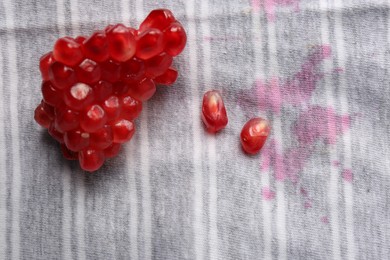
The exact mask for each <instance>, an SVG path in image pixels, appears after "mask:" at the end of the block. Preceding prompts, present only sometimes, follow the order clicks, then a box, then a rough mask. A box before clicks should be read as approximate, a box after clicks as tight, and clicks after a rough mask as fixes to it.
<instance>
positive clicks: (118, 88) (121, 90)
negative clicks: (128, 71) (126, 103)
mask: <svg viewBox="0 0 390 260" xmlns="http://www.w3.org/2000/svg"><path fill="white" fill-rule="evenodd" d="M129 88H130V86H129V84H126V83H124V82H122V81H118V82H116V83H114V85H113V86H112V92H114V94H115V95H122V94H125V93H126V92H127V91H128V90H129Z"/></svg>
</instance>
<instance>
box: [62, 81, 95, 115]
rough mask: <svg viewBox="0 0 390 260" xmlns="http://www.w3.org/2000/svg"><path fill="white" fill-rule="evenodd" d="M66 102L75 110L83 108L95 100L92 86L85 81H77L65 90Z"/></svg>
mask: <svg viewBox="0 0 390 260" xmlns="http://www.w3.org/2000/svg"><path fill="white" fill-rule="evenodd" d="M64 100H65V104H66V105H68V106H69V107H70V108H72V109H75V110H81V109H83V108H85V107H86V106H88V105H90V104H91V103H92V102H93V101H94V96H93V91H92V88H91V87H90V86H89V85H87V84H84V83H77V84H76V85H74V86H73V87H71V88H70V89H69V90H67V91H66V92H65V96H64Z"/></svg>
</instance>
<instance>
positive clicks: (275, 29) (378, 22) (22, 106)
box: [0, 0, 390, 259]
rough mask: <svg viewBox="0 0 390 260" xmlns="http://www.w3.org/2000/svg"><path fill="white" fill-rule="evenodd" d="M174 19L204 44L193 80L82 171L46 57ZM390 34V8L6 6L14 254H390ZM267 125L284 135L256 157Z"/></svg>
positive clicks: (2, 216)
mask: <svg viewBox="0 0 390 260" xmlns="http://www.w3.org/2000/svg"><path fill="white" fill-rule="evenodd" d="M161 7H164V8H169V9H171V10H172V11H173V12H174V14H175V16H176V17H177V18H178V20H180V21H182V23H183V25H184V26H185V28H186V30H187V33H188V44H187V47H186V49H185V51H184V52H183V53H182V54H181V55H180V56H179V57H178V58H177V59H176V60H175V66H176V67H177V68H178V69H179V71H180V77H179V79H178V81H177V83H175V84H174V85H173V86H172V87H160V88H159V89H158V92H157V94H156V95H155V96H154V97H153V98H152V100H150V101H149V102H148V104H147V105H145V106H144V110H143V112H142V115H141V117H140V118H139V119H138V120H137V126H138V128H137V132H136V134H135V136H134V138H133V140H132V141H131V142H130V143H129V144H127V145H125V148H124V149H123V150H122V152H121V153H120V155H119V156H118V157H117V158H115V159H112V160H110V161H108V162H107V163H106V164H105V165H104V166H103V168H102V169H101V170H99V171H98V172H96V173H94V174H88V173H84V172H83V171H81V170H80V169H79V167H78V165H77V163H75V162H69V161H66V160H64V159H63V158H62V155H61V154H60V150H59V147H58V145H57V144H56V143H55V142H54V141H53V140H52V139H51V138H49V136H48V135H47V134H46V133H45V132H44V131H43V130H42V129H41V128H40V127H39V126H38V125H37V124H36V123H35V122H34V120H33V111H34V109H35V107H36V105H37V104H38V103H39V102H40V99H41V94H40V73H39V70H38V60H39V57H40V56H41V55H42V54H44V53H45V52H47V51H48V50H50V49H51V48H52V46H53V43H54V41H55V40H56V39H57V38H58V37H60V36H65V35H69V36H76V35H80V34H81V35H88V34H90V33H91V32H92V31H93V30H96V29H99V28H103V27H104V26H105V25H107V24H109V23H118V22H122V23H125V24H126V25H132V26H137V25H138V24H139V22H140V21H142V19H143V18H144V17H145V15H147V13H148V12H149V11H150V10H152V9H155V8H161ZM389 28H390V1H388V2H386V1H384V0H354V1H352V0H343V1H340V0H253V1H250V0H235V1H225V0H202V1H200V0H199V1H198V0H174V1H167V0H164V1H140V0H137V1H136V0H131V1H128V0H121V1H98V0H90V1H79V0H56V1H49V0H39V1H23V0H2V1H0V97H1V99H0V259H152V258H153V259H390V188H389V187H390V31H389ZM210 89H218V90H220V91H221V92H222V94H223V97H224V99H225V103H226V106H227V109H228V115H229V125H228V127H227V128H226V129H225V130H223V131H222V132H221V133H219V134H217V135H215V136H214V135H209V134H207V133H205V131H204V129H203V126H202V123H201V121H200V101H201V99H202V95H203V93H204V92H205V91H206V90H210ZM253 116H263V117H266V118H268V119H269V120H270V122H271V125H272V135H271V136H270V138H269V140H268V142H267V144H266V146H265V148H264V150H263V151H262V153H261V155H258V156H247V155H245V154H244V153H243V152H242V151H241V149H240V145H239V133H240V130H241V127H242V126H243V124H244V123H245V122H246V121H247V120H248V119H249V118H251V117H253Z"/></svg>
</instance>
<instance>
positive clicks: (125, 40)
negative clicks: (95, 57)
mask: <svg viewBox="0 0 390 260" xmlns="http://www.w3.org/2000/svg"><path fill="white" fill-rule="evenodd" d="M107 39H108V52H109V54H110V56H111V58H113V59H114V60H116V61H120V62H123V61H127V60H128V59H130V58H132V57H133V56H134V53H135V50H136V41H135V38H134V35H133V34H132V33H131V32H130V30H129V29H128V28H127V27H126V26H124V25H123V24H117V25H115V26H114V27H112V28H111V29H110V30H109V31H108V32H107Z"/></svg>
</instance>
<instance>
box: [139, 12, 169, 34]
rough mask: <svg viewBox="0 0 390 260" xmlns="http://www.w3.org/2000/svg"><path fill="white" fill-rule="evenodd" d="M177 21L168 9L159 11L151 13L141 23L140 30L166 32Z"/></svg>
mask: <svg viewBox="0 0 390 260" xmlns="http://www.w3.org/2000/svg"><path fill="white" fill-rule="evenodd" d="M174 21H175V17H174V16H173V14H172V12H171V11H169V10H168V9H157V10H153V11H151V12H150V13H149V15H148V16H147V17H146V18H145V20H144V21H143V22H142V23H141V25H140V27H139V30H140V31H145V30H147V29H149V28H157V29H159V30H161V31H162V30H164V29H165V28H167V27H168V26H169V25H170V24H171V23H173V22H174Z"/></svg>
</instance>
